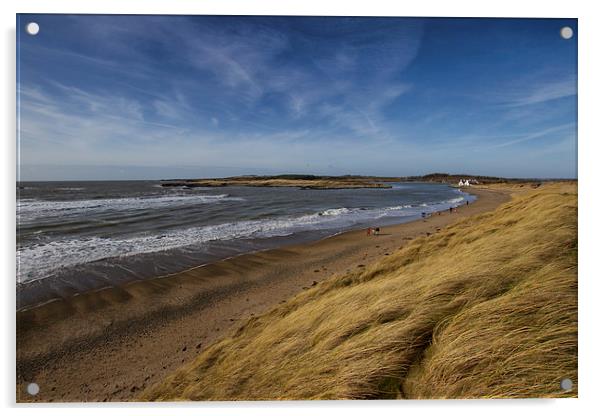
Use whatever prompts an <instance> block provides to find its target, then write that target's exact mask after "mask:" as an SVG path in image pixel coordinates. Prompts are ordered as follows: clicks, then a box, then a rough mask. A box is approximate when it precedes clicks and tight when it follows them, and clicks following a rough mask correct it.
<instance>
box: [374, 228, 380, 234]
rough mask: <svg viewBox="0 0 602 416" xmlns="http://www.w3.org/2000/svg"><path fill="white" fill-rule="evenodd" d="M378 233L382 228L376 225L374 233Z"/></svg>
mask: <svg viewBox="0 0 602 416" xmlns="http://www.w3.org/2000/svg"><path fill="white" fill-rule="evenodd" d="M378 234H380V228H379V227H376V228H375V229H374V235H378Z"/></svg>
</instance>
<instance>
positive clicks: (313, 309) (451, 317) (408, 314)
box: [141, 183, 577, 400]
mask: <svg viewBox="0 0 602 416" xmlns="http://www.w3.org/2000/svg"><path fill="white" fill-rule="evenodd" d="M563 378H570V379H571V380H572V381H573V389H572V390H571V391H570V392H563V391H562V390H561V389H560V382H561V380H562V379H563ZM576 395H577V187H576V184H575V183H559V184H549V185H545V186H543V187H540V188H539V189H537V190H532V191H528V192H524V193H521V194H520V195H516V196H515V197H514V198H513V200H512V201H511V202H508V203H506V204H504V205H502V206H500V207H499V208H498V209H497V210H495V211H493V212H489V213H485V214H480V215H476V216H472V217H468V218H465V219H462V220H460V221H458V222H457V223H455V224H453V225H451V226H449V227H447V228H445V229H443V230H442V231H441V232H439V233H436V234H434V235H431V236H429V237H423V238H418V239H416V240H415V241H413V242H412V243H410V244H409V245H407V246H406V247H404V248H403V249H400V250H398V251H397V252H396V253H392V254H391V255H390V256H388V257H386V258H383V259H382V261H380V262H379V263H377V264H375V265H373V266H372V267H370V268H367V270H365V271H363V272H356V273H351V274H347V275H343V276H338V277H335V278H332V279H330V280H327V281H325V282H323V283H321V284H319V285H317V286H316V287H314V288H312V289H310V290H307V291H305V292H303V293H300V294H299V295H297V296H296V297H294V298H292V299H291V300H289V301H288V302H287V303H284V304H282V305H280V306H278V307H276V308H275V309H273V310H272V311H270V312H269V313H267V314H265V315H263V316H261V317H257V318H253V319H251V320H249V321H248V322H247V323H246V324H245V325H244V326H243V327H242V328H241V329H240V330H238V332H237V333H235V334H234V335H233V336H231V337H229V338H226V339H224V340H222V341H220V342H218V343H216V344H214V345H213V346H211V347H209V348H208V349H207V350H205V351H204V352H203V353H201V354H200V355H199V356H198V357H197V358H196V359H195V360H194V361H192V362H191V363H189V364H187V365H185V366H184V367H182V368H180V369H179V370H177V371H176V372H175V373H173V374H172V375H171V376H169V377H168V378H167V379H165V380H164V381H163V382H161V383H159V384H157V385H155V386H152V387H151V388H149V389H148V390H146V391H145V392H144V393H143V395H142V397H141V398H142V399H143V400H281V399H378V398H407V399H415V398H479V397H481V398H498V397H499V398H502V397H575V396H576Z"/></svg>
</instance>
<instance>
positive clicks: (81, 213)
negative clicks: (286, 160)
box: [17, 181, 475, 309]
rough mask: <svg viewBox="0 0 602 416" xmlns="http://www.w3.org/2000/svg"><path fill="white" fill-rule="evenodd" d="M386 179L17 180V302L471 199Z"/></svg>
mask: <svg viewBox="0 0 602 416" xmlns="http://www.w3.org/2000/svg"><path fill="white" fill-rule="evenodd" d="M389 185H391V188H388V189H385V188H366V189H334V190H311V189H299V188H288V187H287V188H262V187H221V188H184V187H182V188H179V187H162V186H161V183H160V182H159V181H87V182H19V183H17V308H18V309H23V308H27V307H30V306H32V305H35V304H39V303H42V302H46V301H48V300H50V299H53V298H57V297H64V296H70V295H74V294H77V293H81V292H84V291H88V290H96V289H100V288H102V287H107V286H111V285H119V284H122V283H126V282H128V281H132V280H138V279H147V278H153V277H159V276H164V275H166V274H170V273H175V272H179V271H183V270H186V269H188V268H191V267H196V266H200V265H203V264H207V263H211V262H214V261H216V260H220V259H224V258H228V257H232V256H236V255H240V254H243V253H248V252H254V251H259V250H266V249H270V248H276V247H281V246H285V245H289V244H295V243H302V242H309V241H313V240H318V239H322V238H325V237H328V236H332V235H335V234H338V233H341V232H344V231H347V230H352V229H360V228H367V227H386V226H387V225H392V224H398V223H403V222H408V221H412V220H415V219H418V218H420V217H421V216H422V215H423V213H432V212H436V211H439V210H445V209H448V208H450V207H455V206H458V205H461V204H465V202H466V201H473V200H474V199H475V197H474V196H472V195H469V194H467V193H464V192H462V191H461V190H459V189H456V188H452V187H450V186H447V185H445V184H434V183H418V182H410V183H403V182H400V183H389Z"/></svg>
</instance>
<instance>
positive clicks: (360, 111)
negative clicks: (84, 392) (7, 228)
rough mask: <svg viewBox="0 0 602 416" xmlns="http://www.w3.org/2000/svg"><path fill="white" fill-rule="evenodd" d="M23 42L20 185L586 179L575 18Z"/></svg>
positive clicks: (64, 29)
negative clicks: (221, 179) (581, 162)
mask: <svg viewBox="0 0 602 416" xmlns="http://www.w3.org/2000/svg"><path fill="white" fill-rule="evenodd" d="M30 21H35V22H37V23H39V25H40V32H39V34H38V35H36V36H30V35H27V34H26V33H25V30H24V28H25V25H26V24H27V23H28V22H30ZM564 26H570V27H572V28H573V30H574V32H575V36H574V37H573V38H572V39H569V40H566V39H563V38H562V37H561V36H560V29H561V28H562V27H564ZM17 31H18V103H19V110H20V111H19V115H20V124H19V125H20V131H19V134H20V136H19V137H20V152H19V153H20V174H21V179H23V180H60V179H82V180H84V179H86V180H88V179H158V178H170V177H178V178H181V177H203V176H227V175H237V174H274V173H315V174H332V175H338V174H366V175H394V176H400V175H417V174H426V173H430V172H450V173H470V174H483V175H500V176H508V177H566V178H575V177H576V175H577V166H576V159H577V154H576V143H577V104H576V102H577V96H576V94H577V89H576V88H577V21H576V20H575V19H443V18H432V19H422V18H344V17H342V18H327V17H235V16H110V15H108V16H94V15H20V16H18V20H17Z"/></svg>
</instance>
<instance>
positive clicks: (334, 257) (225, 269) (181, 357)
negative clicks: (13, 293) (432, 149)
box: [17, 188, 510, 401]
mask: <svg viewBox="0 0 602 416" xmlns="http://www.w3.org/2000/svg"><path fill="white" fill-rule="evenodd" d="M465 191H466V192H469V193H472V194H475V195H477V197H478V199H477V200H476V201H475V202H473V203H472V204H471V205H469V206H461V207H459V208H458V212H457V213H453V214H449V213H448V212H442V213H441V214H440V215H438V214H434V215H433V216H431V217H430V218H427V219H419V220H415V221H412V222H406V223H402V224H398V225H393V226H387V227H381V229H382V233H381V235H379V236H373V237H366V235H365V229H364V230H355V231H347V232H343V233H339V234H336V235H334V236H331V237H328V238H324V239H321V240H317V241H314V242H311V243H303V244H297V245H291V246H285V247H282V248H278V249H268V250H264V251H259V252H253V253H246V254H241V255H238V256H235V257H231V258H228V259H224V260H220V261H217V262H215V263H210V264H207V265H204V266H202V267H201V266H198V267H195V268H192V269H189V270H186V271H184V272H179V273H175V274H171V275H168V277H159V278H153V279H146V280H141V281H135V282H131V283H128V284H125V285H123V286H121V287H108V288H104V289H99V290H96V291H93V292H85V293H82V294H80V295H78V296H73V297H71V298H68V299H64V300H56V301H51V302H48V303H45V304H43V305H39V306H37V307H35V308H31V309H27V310H22V311H20V312H18V313H17V370H18V371H17V377H18V380H17V382H18V384H17V389H18V395H17V400H18V401H28V400H30V397H27V396H26V395H25V394H22V392H23V391H24V390H23V389H24V386H25V385H26V383H27V382H31V381H35V382H37V383H38V384H39V385H40V387H41V391H40V394H39V395H37V396H36V397H35V398H34V400H36V401H38V400H39V401H81V400H85V401H104V400H108V401H121V400H128V399H131V398H132V397H135V396H136V395H137V393H138V392H139V391H140V390H142V389H143V388H145V387H147V386H149V385H151V384H153V383H154V382H156V381H157V380H160V379H161V378H162V377H163V376H165V375H166V374H169V372H171V371H173V370H174V369H175V368H177V367H179V366H180V365H182V364H183V363H185V362H186V361H190V360H191V359H193V358H194V357H195V356H196V355H197V354H198V353H199V352H200V351H202V350H203V349H204V348H206V347H207V346H208V345H209V344H212V343H213V342H215V341H217V340H219V339H221V338H223V337H224V336H225V335H227V334H228V333H229V332H231V331H232V330H235V329H236V328H237V327H238V326H240V324H241V323H243V322H244V321H246V320H247V319H248V318H250V317H252V316H256V315H259V314H261V313H264V312H266V311H268V310H269V309H271V308H272V307H273V306H275V305H277V304H278V303H279V302H282V301H284V300H285V299H288V298H290V297H291V296H293V295H295V294H296V293H299V292H300V291H302V290H304V289H305V288H308V287H311V286H312V285H314V284H317V283H319V282H320V281H322V280H326V279H328V278H330V277H332V276H333V275H337V274H341V273H346V272H349V271H350V270H352V269H353V268H355V267H367V266H368V265H369V264H371V263H374V262H376V261H378V260H379V259H381V258H383V256H386V255H388V254H389V253H391V252H392V251H394V250H397V249H398V248H399V247H400V246H403V245H405V244H406V243H407V242H408V241H410V240H411V239H413V238H415V237H417V236H419V235H425V233H426V234H430V233H436V232H437V229H438V228H439V229H440V228H442V227H444V226H446V225H448V224H450V223H452V222H454V221H455V220H456V219H459V218H461V217H464V216H468V215H473V214H477V213H480V212H485V211H489V210H492V209H495V208H496V207H497V206H498V205H499V204H501V203H503V202H505V201H507V200H509V199H510V197H509V192H504V191H498V190H487V189H482V188H472V189H466V190H465Z"/></svg>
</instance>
